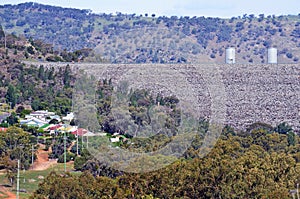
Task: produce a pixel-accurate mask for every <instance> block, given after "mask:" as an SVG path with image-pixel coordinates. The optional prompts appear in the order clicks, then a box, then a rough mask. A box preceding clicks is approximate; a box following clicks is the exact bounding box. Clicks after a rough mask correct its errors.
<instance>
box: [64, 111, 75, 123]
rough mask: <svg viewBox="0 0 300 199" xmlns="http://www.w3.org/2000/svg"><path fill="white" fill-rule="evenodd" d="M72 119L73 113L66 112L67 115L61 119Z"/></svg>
mask: <svg viewBox="0 0 300 199" xmlns="http://www.w3.org/2000/svg"><path fill="white" fill-rule="evenodd" d="M73 119H74V113H68V114H67V116H65V117H63V118H62V120H63V121H69V122H71V120H73Z"/></svg>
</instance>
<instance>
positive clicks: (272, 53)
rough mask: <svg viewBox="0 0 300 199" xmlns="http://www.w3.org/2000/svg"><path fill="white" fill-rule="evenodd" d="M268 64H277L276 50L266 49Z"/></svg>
mask: <svg viewBox="0 0 300 199" xmlns="http://www.w3.org/2000/svg"><path fill="white" fill-rule="evenodd" d="M268 64H277V48H269V49H268Z"/></svg>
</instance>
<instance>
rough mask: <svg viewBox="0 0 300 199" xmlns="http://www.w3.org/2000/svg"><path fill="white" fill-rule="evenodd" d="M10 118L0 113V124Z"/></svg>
mask: <svg viewBox="0 0 300 199" xmlns="http://www.w3.org/2000/svg"><path fill="white" fill-rule="evenodd" d="M9 116H10V113H1V114H0V123H3V122H4V120H6V118H8V117H9Z"/></svg>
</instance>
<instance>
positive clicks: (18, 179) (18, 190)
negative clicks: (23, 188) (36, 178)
mask: <svg viewBox="0 0 300 199" xmlns="http://www.w3.org/2000/svg"><path fill="white" fill-rule="evenodd" d="M19 195H20V160H18V173H17V199H19Z"/></svg>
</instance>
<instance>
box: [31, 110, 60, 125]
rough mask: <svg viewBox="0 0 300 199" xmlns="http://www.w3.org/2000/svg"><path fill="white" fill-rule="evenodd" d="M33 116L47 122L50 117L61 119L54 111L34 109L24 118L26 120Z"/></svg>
mask: <svg viewBox="0 0 300 199" xmlns="http://www.w3.org/2000/svg"><path fill="white" fill-rule="evenodd" d="M33 118H37V119H40V120H43V121H46V122H47V123H49V122H50V121H51V120H52V119H56V120H57V121H58V122H60V121H61V119H60V117H59V116H58V115H56V114H55V113H54V112H50V111H48V110H40V111H34V112H32V113H30V114H29V115H26V116H25V119H27V120H29V119H33Z"/></svg>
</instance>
